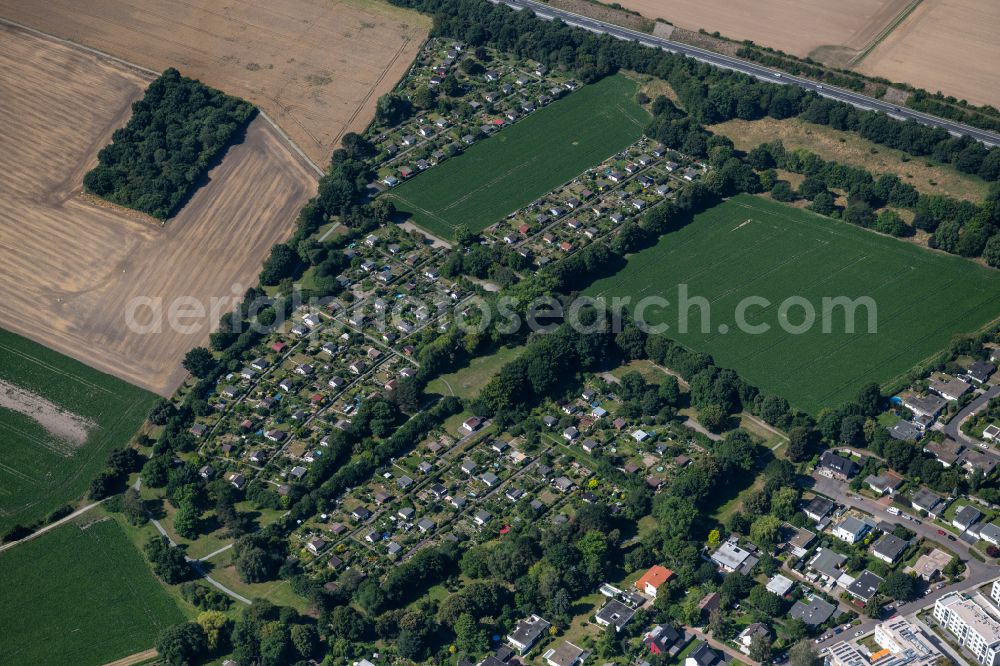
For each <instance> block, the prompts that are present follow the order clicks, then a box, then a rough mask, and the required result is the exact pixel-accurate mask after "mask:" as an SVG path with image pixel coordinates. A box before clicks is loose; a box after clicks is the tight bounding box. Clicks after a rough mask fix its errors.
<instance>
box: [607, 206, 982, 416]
mask: <svg viewBox="0 0 1000 666" xmlns="http://www.w3.org/2000/svg"><path fill="white" fill-rule="evenodd" d="M681 284H686V285H687V289H688V294H689V296H690V297H691V298H694V297H704V298H705V299H707V301H708V302H709V306H710V307H709V312H710V323H709V326H708V330H707V331H705V332H702V330H701V329H702V317H701V314H700V313H701V310H700V309H699V308H698V307H696V306H695V307H691V308H689V309H688V312H689V316H688V320H689V331H688V332H686V333H683V332H680V331H679V330H678V322H679V321H680V317H679V314H680V310H679V309H678V308H677V307H676V304H677V301H678V295H679V294H678V285H681ZM588 294H590V295H604V296H608V297H610V296H631V297H632V298H633V300H634V301H635V300H637V299H639V298H642V297H644V296H651V295H660V296H663V297H665V298H667V299H668V300H669V301H670V305H669V306H668V307H654V308H650V309H649V310H648V311H647V312H646V317H645V318H646V320H647V321H648V322H649V323H666V324H668V325H669V326H670V329H669V330H668V331H666V333H667V335H669V336H670V337H672V338H674V339H676V340H678V341H680V342H682V343H683V344H685V345H687V346H689V347H690V348H692V349H696V350H699V351H703V352H707V353H709V354H711V355H712V356H713V357H714V358H715V361H716V362H717V363H718V364H719V365H721V366H723V367H731V368H734V369H735V370H737V371H738V372H739V373H740V374H741V375H742V376H743V377H745V378H746V379H747V380H748V381H750V382H751V383H753V384H756V385H757V386H759V387H760V388H762V389H763V390H765V391H768V392H773V393H777V394H779V395H782V396H784V397H785V398H787V399H788V401H789V402H790V403H792V404H793V405H794V406H796V407H798V408H800V409H803V410H805V411H808V412H811V413H813V414H815V413H817V412H818V411H819V410H820V408H822V407H823V406H835V405H838V404H840V403H842V402H843V401H845V400H847V399H849V398H851V397H852V396H853V395H854V393H855V392H856V391H857V389H858V387H860V386H861V385H862V384H864V383H865V382H867V381H878V382H880V383H882V384H887V383H890V382H892V381H894V380H896V379H898V378H900V377H901V376H902V375H903V374H905V373H906V372H907V371H908V370H909V369H911V368H912V367H914V366H915V365H917V364H918V363H919V362H920V361H922V360H923V359H925V358H928V357H929V356H931V355H933V354H934V353H936V352H938V351H940V350H942V349H943V348H944V347H946V346H947V345H948V343H949V342H950V340H951V339H952V337H953V336H954V335H956V334H960V333H969V332H972V331H975V330H978V329H979V328H981V327H982V326H984V325H985V324H987V323H988V322H989V321H991V320H992V319H994V318H996V317H997V314H998V312H1000V272H998V271H993V270H989V269H985V268H982V267H980V266H978V265H976V264H974V263H972V262H970V261H967V260H965V259H961V258H958V257H954V256H950V255H945V254H943V253H937V252H933V251H930V250H926V249H922V248H919V247H916V246H913V245H911V244H908V243H903V242H900V241H898V240H895V239H892V238H888V237H885V236H881V235H878V234H875V233H872V232H869V231H866V230H864V229H861V228H858V227H853V226H850V225H848V224H845V223H841V222H837V221H835V220H831V219H829V218H824V217H821V216H818V215H814V214H813V213H810V212H808V211H805V210H801V209H798V208H791V207H788V206H784V205H781V204H778V203H775V202H772V201H769V200H766V199H762V198H759V197H753V196H748V195H741V196H739V197H735V198H733V199H732V200H730V201H728V202H726V203H724V204H721V205H719V206H717V207H715V208H713V209H711V210H708V211H706V212H704V213H702V214H700V215H698V216H696V217H695V219H694V221H693V222H691V223H690V224H688V225H686V226H685V227H683V228H681V229H679V230H678V231H676V232H673V233H670V234H667V235H666V236H665V237H664V238H663V239H662V240H661V241H660V243H659V244H658V245H656V246H655V247H653V248H650V249H648V250H645V251H643V252H640V253H638V254H636V255H634V256H632V257H631V258H630V259H629V261H628V264H627V265H626V266H625V267H624V268H623V269H622V270H621V271H619V272H618V273H617V274H616V275H614V276H611V277H608V278H605V279H602V280H599V281H597V282H596V283H594V284H593V285H591V287H590V289H588ZM749 296H760V297H764V298H766V299H768V301H770V305H769V306H767V307H760V306H756V305H755V306H753V307H750V308H749V309H748V310H747V311H746V313H745V314H746V317H745V321H746V322H747V323H748V324H750V325H758V324H762V323H763V324H767V325H769V326H770V329H769V330H768V331H767V332H765V333H761V334H756V335H755V334H751V333H749V332H743V331H739V330H737V327H736V326H734V325H733V324H734V322H735V321H736V318H735V313H736V312H737V309H736V308H737V304H738V303H739V302H740V301H741V300H742V299H744V298H745V297H749ZM791 296H800V297H803V298H804V299H806V300H807V301H808V302H809V304H811V305H812V307H813V308H814V309H815V313H816V322H815V324H814V325H813V326H812V327H811V328H810V329H809V330H808V331H807V332H805V333H800V334H793V333H789V332H787V331H786V329H787V328H790V327H791V326H793V325H797V324H800V323H801V322H802V321H803V317H804V314H803V313H804V308H803V307H800V306H795V307H792V308H791V309H790V310H789V311H788V312H787V313H786V314H787V315H788V316H787V317H786V318H784V319H782V318H780V316H779V310H780V307H779V306H780V304H782V303H783V302H784V301H785V299H787V298H789V297H791ZM839 296H846V297H848V298H851V299H856V298H860V297H863V296H867V297H870V298H871V299H872V300H873V301H874V303H875V306H876V308H875V312H876V315H877V316H876V323H877V329H876V332H874V333H871V334H869V333H868V332H867V331H868V316H867V312H866V310H865V308H859V309H858V310H857V317H856V330H857V331H858V332H856V333H853V334H850V333H846V332H845V316H844V311H843V308H837V309H835V310H834V311H833V314H832V316H828V317H826V319H827V320H828V322H829V324H830V328H831V332H830V333H824V332H823V331H822V328H823V327H822V326H821V322H822V321H823V319H824V316H823V309H822V300H821V299H822V298H823V297H839ZM723 327H726V328H727V329H728V330H727V332H722V331H721V330H720V329H721V328H723Z"/></svg>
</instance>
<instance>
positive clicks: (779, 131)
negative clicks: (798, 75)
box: [708, 118, 988, 202]
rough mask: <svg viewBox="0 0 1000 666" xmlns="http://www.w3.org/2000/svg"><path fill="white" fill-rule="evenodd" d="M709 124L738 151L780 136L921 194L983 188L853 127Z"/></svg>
mask: <svg viewBox="0 0 1000 666" xmlns="http://www.w3.org/2000/svg"><path fill="white" fill-rule="evenodd" d="M708 129H709V130H710V131H711V132H714V133H716V134H723V135H725V136H728V137H729V138H730V139H732V140H733V143H735V144H736V147H737V148H739V149H740V150H750V149H751V148H754V147H756V146H759V145H760V144H762V143H766V142H770V141H776V140H778V139H781V141H782V142H784V144H785V147H786V148H796V149H797V148H805V149H806V150H809V151H811V152H813V153H816V154H817V155H819V156H820V157H822V158H823V159H825V160H836V161H837V162H841V163H842V164H850V165H853V166H858V167H863V168H865V169H868V170H869V171H871V172H873V173H875V174H881V173H894V174H896V175H897V176H899V178H900V179H901V180H902V181H903V182H904V183H909V184H910V185H913V186H914V187H915V188H917V189H918V190H919V191H921V192H923V193H924V194H943V195H947V196H951V197H955V198H956V199H965V200H967V201H975V202H979V201H982V200H983V197H984V196H985V195H986V190H987V189H988V186H987V184H986V183H985V182H984V181H983V180H982V179H980V178H978V177H976V176H970V175H968V174H964V173H960V172H959V171H957V170H956V169H954V168H952V167H950V166H944V165H936V164H932V165H931V166H928V165H927V161H926V160H925V159H921V158H917V157H914V158H911V159H910V160H909V161H907V162H904V161H903V159H902V158H903V153H902V152H901V151H898V150H893V149H891V148H886V147H885V146H879V145H877V144H875V143H872V142H871V141H868V140H867V139H862V138H861V137H859V136H858V135H857V134H854V133H853V132H843V131H840V130H837V129H834V128H832V127H828V126H825V125H814V124H813V123H808V122H806V121H804V120H799V119H798V118H789V119H787V120H775V119H774V118H763V119H761V120H729V121H727V122H724V123H719V124H718V125H709V127H708ZM873 151H874V152H873Z"/></svg>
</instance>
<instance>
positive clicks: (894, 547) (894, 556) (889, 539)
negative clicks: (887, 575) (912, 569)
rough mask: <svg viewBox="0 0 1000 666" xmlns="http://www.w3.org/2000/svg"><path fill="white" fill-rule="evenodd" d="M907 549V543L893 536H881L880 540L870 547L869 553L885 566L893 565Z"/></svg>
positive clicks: (908, 543)
mask: <svg viewBox="0 0 1000 666" xmlns="http://www.w3.org/2000/svg"><path fill="white" fill-rule="evenodd" d="M909 547H910V542H909V541H907V540H905V539H900V538H899V537H898V536H896V535H895V534H883V535H882V538H880V539H879V540H878V541H876V542H875V544H874V545H873V546H872V548H871V552H872V555H874V556H875V557H876V558H878V559H880V560H882V561H883V562H885V563H886V564H895V563H896V560H898V559H899V558H900V557H902V555H903V553H905V552H906V549H907V548H909Z"/></svg>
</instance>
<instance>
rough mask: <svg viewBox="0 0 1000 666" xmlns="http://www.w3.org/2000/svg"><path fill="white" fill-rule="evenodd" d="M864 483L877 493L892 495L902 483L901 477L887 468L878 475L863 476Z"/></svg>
mask: <svg viewBox="0 0 1000 666" xmlns="http://www.w3.org/2000/svg"><path fill="white" fill-rule="evenodd" d="M865 483H866V484H868V487H869V488H871V489H872V490H873V491H874V492H876V493H878V494H879V495H894V494H895V493H896V491H897V490H899V487H900V486H901V485H903V477H901V476H900V475H899V474H896V473H895V472H893V471H891V470H889V471H886V472H882V473H881V474H879V475H877V476H876V475H874V474H870V475H868V476H867V477H865Z"/></svg>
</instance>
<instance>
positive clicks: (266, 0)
mask: <svg viewBox="0 0 1000 666" xmlns="http://www.w3.org/2000/svg"><path fill="white" fill-rule="evenodd" d="M0 17H3V18H6V19H9V20H12V21H17V22H18V23H22V24H24V25H27V26H29V27H32V28H36V29H38V30H41V31H43V32H48V33H51V34H53V35H56V36H59V37H63V38H66V39H69V40H72V41H74V42H78V43H81V44H84V45H86V46H89V47H91V48H94V49H98V50H100V51H104V52H107V53H110V54H111V55H114V56H117V57H119V58H123V59H124V60H127V61H129V62H134V63H136V64H139V65H143V66H144V67H148V68H151V69H154V70H156V71H162V70H164V69H166V68H167V67H176V68H177V69H179V70H180V71H181V73H182V74H184V75H186V76H191V77H195V78H198V79H201V80H202V81H204V82H205V83H207V84H209V85H211V86H214V87H216V88H219V89H221V90H224V91H226V92H228V93H231V94H233V95H237V96H239V97H242V98H244V99H247V100H250V101H251V102H253V103H255V104H257V105H258V106H259V107H260V108H261V109H263V110H264V111H265V112H266V113H267V114H268V115H270V116H271V117H272V118H273V119H274V120H275V121H276V122H277V123H278V124H279V125H280V126H281V128H282V129H283V130H284V131H285V132H287V133H288V134H289V136H291V138H292V140H293V141H295V143H296V144H298V145H299V146H300V147H301V148H302V150H304V151H305V153H306V154H307V155H308V156H309V157H310V159H312V161H313V162H315V163H316V164H318V165H319V166H320V167H325V166H326V164H327V163H328V162H329V160H330V154H331V152H332V151H333V149H334V148H335V147H336V146H337V145H338V144H339V141H340V137H341V135H342V134H343V133H344V132H346V131H351V130H360V129H362V128H364V127H365V126H366V125H367V124H368V122H369V121H370V120H371V118H372V116H373V115H374V109H375V102H376V100H377V99H378V97H379V95H381V94H383V93H385V92H388V91H389V90H390V89H391V88H392V87H393V86H394V85H395V84H396V82H397V81H398V80H399V79H400V78H402V76H403V74H405V72H406V70H407V68H408V67H409V66H410V63H411V62H412V61H413V58H414V57H415V55H416V53H417V51H418V50H419V47H420V44H421V42H422V40H423V39H424V38H425V37H426V35H427V31H428V30H429V28H430V19H429V18H427V17H424V16H422V15H420V14H418V13H416V12H410V11H406V10H402V9H398V8H395V7H392V6H391V5H388V4H386V3H382V2H379V1H378V0H226V1H224V0H158V1H157V2H155V3H150V2H141V1H140V0H103V1H102V2H87V3H82V4H81V3H80V2H78V1H76V0H48V1H47V2H34V1H31V0H0Z"/></svg>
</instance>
